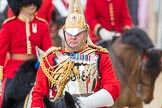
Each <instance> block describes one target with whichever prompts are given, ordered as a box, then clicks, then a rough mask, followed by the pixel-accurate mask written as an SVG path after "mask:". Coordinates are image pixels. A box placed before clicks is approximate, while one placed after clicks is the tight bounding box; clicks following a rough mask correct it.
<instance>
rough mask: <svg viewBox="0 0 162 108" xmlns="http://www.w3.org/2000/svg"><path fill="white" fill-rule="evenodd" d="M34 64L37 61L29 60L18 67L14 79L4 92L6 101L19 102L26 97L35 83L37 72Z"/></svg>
mask: <svg viewBox="0 0 162 108" xmlns="http://www.w3.org/2000/svg"><path fill="white" fill-rule="evenodd" d="M36 62H37V59H31V60H27V61H25V62H24V63H23V64H22V65H20V67H19V69H18V70H17V72H16V75H15V77H14V78H13V80H12V81H11V83H10V84H9V86H8V87H7V90H6V92H5V97H6V98H7V99H13V100H15V101H21V100H23V99H24V98H25V97H26V96H27V94H28V93H29V92H30V90H31V89H32V87H33V85H34V82H35V77H36V72H37V69H36V68H35V63H36Z"/></svg>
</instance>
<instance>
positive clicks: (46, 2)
mask: <svg viewBox="0 0 162 108" xmlns="http://www.w3.org/2000/svg"><path fill="white" fill-rule="evenodd" d="M53 10H54V5H53V4H52V0H42V5H41V7H40V9H39V10H38V11H37V12H36V13H35V15H38V16H39V17H41V18H43V19H45V20H46V21H47V22H48V23H50V22H51V13H52V11H53ZM12 16H13V13H12V10H11V8H9V9H8V17H12Z"/></svg>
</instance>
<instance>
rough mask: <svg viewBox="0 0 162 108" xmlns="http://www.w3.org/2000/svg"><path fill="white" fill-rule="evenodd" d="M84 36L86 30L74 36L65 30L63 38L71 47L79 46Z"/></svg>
mask: <svg viewBox="0 0 162 108" xmlns="http://www.w3.org/2000/svg"><path fill="white" fill-rule="evenodd" d="M85 37H86V31H82V32H80V33H78V34H77V35H75V36H73V35H71V34H69V33H67V32H65V40H66V42H67V44H68V45H69V46H70V47H71V48H75V47H77V46H79V45H80V44H81V43H82V41H83V40H84V38H85Z"/></svg>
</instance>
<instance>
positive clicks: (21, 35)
mask: <svg viewBox="0 0 162 108" xmlns="http://www.w3.org/2000/svg"><path fill="white" fill-rule="evenodd" d="M33 24H35V25H36V26H37V27H36V29H37V32H36V33H33V32H32V31H33V30H32V29H33V28H32V25H33ZM29 25H30V36H29V40H30V42H31V50H32V54H33V55H36V51H35V47H36V46H38V47H39V48H40V49H42V50H44V51H45V50H47V49H48V48H49V47H51V46H52V41H51V37H50V32H49V28H48V24H47V22H45V21H44V20H42V19H40V18H37V17H35V18H34V19H33V20H32V21H30V22H29ZM0 49H1V50H0V65H1V66H4V63H5V58H6V54H7V52H9V53H10V54H27V42H26V23H25V22H23V21H21V20H19V19H18V18H15V17H12V18H10V19H8V20H6V21H5V22H4V23H3V26H2V29H1V31H0ZM22 62H23V61H20V60H13V59H12V60H8V62H7V64H6V66H5V68H4V75H5V77H9V78H13V76H14V74H15V71H16V70H17V68H18V67H19V65H20V64H21V63H22Z"/></svg>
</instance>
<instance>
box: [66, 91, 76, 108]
mask: <svg viewBox="0 0 162 108" xmlns="http://www.w3.org/2000/svg"><path fill="white" fill-rule="evenodd" d="M64 98H65V103H66V105H67V106H70V108H74V107H75V102H74V98H73V96H72V95H71V94H70V93H69V92H66V91H65V97H64Z"/></svg>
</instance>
